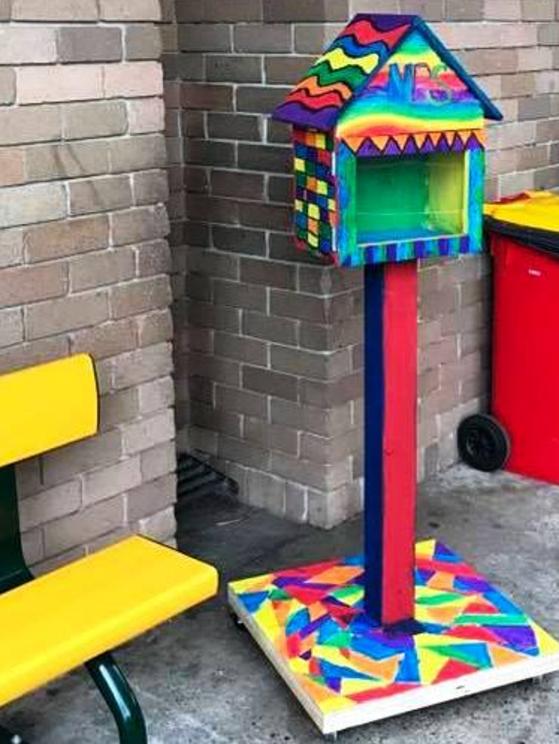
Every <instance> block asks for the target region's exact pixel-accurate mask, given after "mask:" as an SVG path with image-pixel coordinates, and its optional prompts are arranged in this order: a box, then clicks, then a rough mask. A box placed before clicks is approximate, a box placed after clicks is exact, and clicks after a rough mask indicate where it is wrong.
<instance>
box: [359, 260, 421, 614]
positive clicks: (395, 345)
mask: <svg viewBox="0 0 559 744" xmlns="http://www.w3.org/2000/svg"><path fill="white" fill-rule="evenodd" d="M365 271H366V272H368V273H367V274H366V281H365V292H366V295H367V297H366V303H365V305H366V307H365V313H366V323H365V333H366V342H365V343H366V348H367V347H369V353H367V351H366V362H365V365H366V369H365V378H366V383H365V397H366V403H365V411H366V415H365V430H366V442H365V448H366V449H365V451H366V452H367V462H366V466H365V564H366V573H365V577H366V578H365V582H366V583H365V596H366V608H367V611H368V612H369V614H370V615H371V617H372V619H373V620H374V621H375V622H378V623H380V624H381V625H383V626H390V625H396V624H398V623H403V622H406V621H410V620H412V619H413V616H414V577H413V572H414V563H415V505H416V457H417V434H416V426H417V423H416V422H417V262H415V261H410V262H406V263H392V264H386V265H384V266H383V267H374V266H373V267H366V269H365ZM379 311H380V312H381V313H382V318H379V317H378V316H376V315H377V313H378V312H379ZM375 316H376V317H375ZM380 321H381V322H380ZM379 344H380V352H379Z"/></svg>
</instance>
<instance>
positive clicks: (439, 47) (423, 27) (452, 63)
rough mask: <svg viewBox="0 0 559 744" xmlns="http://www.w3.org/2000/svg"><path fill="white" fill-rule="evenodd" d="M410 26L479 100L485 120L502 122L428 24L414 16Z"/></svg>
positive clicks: (483, 94) (500, 117)
mask: <svg viewBox="0 0 559 744" xmlns="http://www.w3.org/2000/svg"><path fill="white" fill-rule="evenodd" d="M412 25H413V27H414V28H416V29H418V30H419V31H420V32H421V33H422V34H423V35H424V36H425V37H426V39H427V41H428V42H429V43H430V44H431V46H432V47H433V49H434V50H435V51H436V52H437V54H438V55H439V56H440V57H441V59H443V60H444V61H445V62H446V63H447V64H448V66H449V67H451V68H452V69H453V70H454V72H455V73H456V74H457V75H458V77H459V78H461V80H462V81H463V82H464V84H465V85H467V86H468V88H469V89H470V91H471V92H472V93H473V94H474V95H475V96H476V97H477V98H478V99H479V102H480V103H481V105H482V108H483V111H484V113H485V116H486V118H487V119H490V120H492V121H502V120H503V114H502V113H501V111H500V110H499V109H498V108H497V106H495V104H494V103H493V101H491V99H490V98H489V96H488V95H487V93H485V92H484V91H483V90H482V89H481V88H480V87H479V85H478V84H477V83H476V81H475V80H474V79H473V77H472V76H471V75H470V74H469V72H467V71H466V69H465V68H464V67H463V66H462V64H461V63H460V62H459V61H458V59H457V58H456V57H455V56H454V54H452V52H451V51H450V50H449V49H447V47H446V46H445V45H444V44H443V42H442V41H441V40H440V39H439V37H438V36H437V35H436V34H435V32H434V31H432V30H431V28H430V26H429V24H427V23H426V22H425V21H424V20H423V18H420V17H419V16H415V18H414V20H413V22H412ZM406 36H407V34H406ZM402 41H403V39H402V40H401V41H400V43H399V44H398V46H397V47H396V49H397V48H398V47H399V46H400V45H401V44H402ZM373 78H374V75H373Z"/></svg>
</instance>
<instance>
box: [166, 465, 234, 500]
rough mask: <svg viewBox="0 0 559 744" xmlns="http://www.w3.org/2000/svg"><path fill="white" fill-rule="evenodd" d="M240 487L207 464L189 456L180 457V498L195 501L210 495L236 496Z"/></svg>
mask: <svg viewBox="0 0 559 744" xmlns="http://www.w3.org/2000/svg"><path fill="white" fill-rule="evenodd" d="M237 490H238V486H237V484H236V483H235V481H234V480H232V479H231V478H227V477H226V476H225V475H223V474H222V473H219V472H218V471H217V470H214V468H212V467H211V466H210V465H208V463H207V462H204V461H203V460H199V459H198V458H197V457H193V456H192V455H188V454H181V455H179V456H178V462H177V494H178V497H179V498H181V499H183V498H188V499H194V498H198V497H200V496H208V495H210V494H216V493H219V494H234V493H236V492H237Z"/></svg>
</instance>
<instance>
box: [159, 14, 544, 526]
mask: <svg viewBox="0 0 559 744" xmlns="http://www.w3.org/2000/svg"><path fill="white" fill-rule="evenodd" d="M374 10H377V11H383V12H390V11H396V12H398V11H401V12H419V13H422V14H423V15H424V17H426V18H427V19H428V20H429V21H431V22H432V23H433V26H434V28H435V30H436V31H438V32H439V33H440V35H441V37H442V38H443V39H444V40H445V41H446V42H447V43H448V44H449V46H450V47H451V48H452V49H454V50H456V51H457V53H458V55H459V56H460V57H461V58H462V59H463V61H464V62H465V64H466V65H467V66H468V67H469V69H470V70H471V71H472V72H473V73H474V74H475V75H476V76H477V77H478V80H479V82H480V83H481V84H482V86H484V87H485V89H486V90H487V91H488V92H489V93H490V94H491V95H492V96H493V97H494V98H495V99H496V100H497V102H498V103H499V105H500V106H501V107H502V109H503V111H504V114H505V117H506V122H505V123H504V124H502V125H500V126H496V127H493V128H492V129H491V132H490V135H489V149H490V153H489V169H488V184H487V186H488V194H489V195H490V196H496V195H504V194H509V193H511V192H514V191H518V190H520V189H525V188H533V187H537V188H540V187H550V186H554V185H558V173H559V144H558V140H559V96H558V94H557V90H558V89H557V74H558V73H557V67H558V66H559V53H558V46H557V45H558V44H559V11H558V4H557V3H556V2H555V0H505V1H504V0H475V1H474V0H468V1H467V2H464V1H463V0H428V1H427V2H426V1H425V0H383V2H376V1H375V0H353V1H352V2H350V1H349V0H312V2H311V1H308V2H302V1H301V0H236V1H235V2H234V3H232V2H231V3H224V2H220V1H219V0H215V1H214V0H206V2H204V3H201V2H200V3H194V2H190V1H189V0H176V3H175V4H174V3H173V2H172V1H171V0H169V2H168V3H167V4H166V6H165V20H166V25H165V27H164V46H165V71H166V79H167V82H166V97H167V104H168V112H167V136H168V145H169V152H170V156H171V161H172V165H171V169H170V174H171V179H170V183H171V200H170V205H171V206H170V209H171V212H170V216H171V224H172V232H171V245H172V253H173V262H174V296H175V323H176V354H175V360H176V368H177V398H178V400H177V416H178V425H179V435H178V436H179V445H180V447H181V448H194V449H199V450H201V451H202V452H204V453H207V454H209V455H210V456H211V457H212V458H213V459H214V460H215V461H216V462H217V464H218V465H219V466H221V467H224V468H225V469H226V470H227V471H228V472H229V473H230V474H231V475H232V476H233V477H235V478H237V479H238V481H239V483H240V486H241V494H242V497H243V498H245V499H247V500H248V501H250V502H252V503H255V504H258V505H261V506H265V507H266V508H268V509H271V510H273V511H274V512H276V513H279V514H286V515H287V516H288V517H290V518H293V519H297V520H309V521H310V522H312V523H315V524H320V525H325V526H330V525H332V524H334V523H336V522H338V521H340V520H341V519H343V518H344V517H346V516H348V515H349V514H351V513H353V512H355V511H356V510H358V509H359V508H360V503H361V489H360V478H361V475H362V450H363V446H362V412H361V402H362V297H361V276H360V274H359V272H355V271H343V270H339V269H329V268H324V267H322V266H321V265H320V264H319V262H318V261H315V260H313V259H311V258H309V257H307V256H304V255H297V254H296V253H295V249H294V246H293V241H292V239H291V236H290V234H289V231H290V221H291V196H290V189H291V178H290V173H291V155H290V149H289V144H288V137H289V131H288V128H287V127H285V126H282V125H280V124H277V123H274V122H272V121H271V120H270V119H269V116H268V114H269V112H270V111H271V109H272V108H273V107H274V105H275V104H276V103H277V102H278V101H280V100H281V99H282V97H283V96H284V95H285V93H286V91H287V90H288V89H289V86H291V85H292V84H293V83H294V82H296V80H297V79H298V77H299V76H300V75H301V74H302V73H303V72H304V71H305V70H306V68H307V67H308V65H309V63H310V62H311V60H312V59H313V56H314V55H317V54H319V53H320V52H321V51H322V49H323V48H324V45H325V44H326V43H328V41H329V40H330V39H332V38H333V37H334V36H335V34H336V33H337V32H338V31H339V29H340V28H341V26H342V24H343V23H344V22H346V21H347V19H348V18H349V17H350V16H351V14H352V13H354V12H357V11H374ZM488 272H489V266H488V260H487V259H486V258H478V259H475V258H467V259H464V260H460V261H453V262H446V263H445V262H442V261H441V262H437V263H436V264H425V265H423V268H422V272H421V297H420V308H419V317H420V334H421V349H420V355H419V356H420V362H419V363H420V387H419V389H420V395H419V405H420V451H419V474H420V477H424V476H425V475H427V474H430V473H433V472H435V471H437V470H440V469H443V468H445V467H447V466H449V465H450V464H452V463H453V462H454V461H455V460H456V447H455V436H454V433H455V429H456V425H457V422H458V421H459V419H460V418H461V417H462V416H463V415H464V414H466V413H469V412H472V411H475V410H477V409H478V408H479V407H480V406H483V405H484V403H485V398H486V390H487V385H486V379H487V366H488V353H487V351H488V320H489V315H488V289H489V282H488Z"/></svg>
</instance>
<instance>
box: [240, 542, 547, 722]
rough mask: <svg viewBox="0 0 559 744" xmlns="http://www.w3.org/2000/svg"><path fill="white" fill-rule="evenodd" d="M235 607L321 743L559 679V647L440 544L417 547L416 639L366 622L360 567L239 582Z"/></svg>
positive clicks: (341, 563)
mask: <svg viewBox="0 0 559 744" xmlns="http://www.w3.org/2000/svg"><path fill="white" fill-rule="evenodd" d="M229 602H230V604H231V607H232V609H233V611H234V612H235V613H236V615H237V616H238V617H239V619H240V620H242V622H243V623H244V624H245V626H246V627H247V629H248V631H249V632H250V633H251V635H252V636H253V638H254V639H255V640H256V642H257V643H258V644H259V646H260V647H261V649H262V650H263V651H264V653H265V654H266V656H267V657H268V658H269V660H270V661H271V662H272V664H273V665H274V667H275V668H276V669H277V671H278V672H279V673H280V674H281V676H282V677H283V679H284V680H285V682H286V683H287V684H288V685H289V687H290V688H291V690H292V691H293V693H294V694H295V695H296V696H297V698H298V699H299V701H300V702H301V704H302V705H303V707H304V708H305V710H306V711H307V713H308V714H309V715H310V717H311V718H312V719H313V721H314V722H315V723H316V725H317V726H318V728H319V729H320V730H321V731H322V732H323V733H325V734H328V733H333V732H336V731H341V730H343V729H347V728H350V727H353V726H358V725H362V724H365V723H370V722H372V721H378V720H380V719H383V718H388V717H391V716H395V715H400V714H402V713H406V712H408V711H411V710H416V709H418V708H423V707H427V706H429V705H435V704H437V703H442V702H445V701H449V700H454V699H457V698H461V697H464V696H466V695H472V694H474V693H477V692H483V691H484V690H489V689H492V688H495V687H500V686H503V685H508V684H511V683H514V682H519V681H521V680H524V679H529V678H532V677H540V676H541V675H543V674H547V673H549V672H554V671H559V642H557V641H556V640H555V639H554V638H552V636H550V635H549V634H548V633H547V632H546V631H545V630H543V628H541V627H540V626H539V625H538V624H537V623H535V622H534V620H532V619H531V618H530V617H529V616H527V615H526V614H525V613H524V612H523V611H522V610H521V609H520V608H519V607H517V606H516V605H515V604H514V603H513V602H511V601H510V600H509V599H508V598H507V597H506V596H505V595H504V594H502V593H501V592H500V591H499V590H498V589H496V588H495V587H494V586H492V585H491V584H490V583H489V582H487V580H486V579H485V578H484V577H483V576H481V575H480V574H478V573H477V572H476V571H475V570H474V569H473V568H472V567H471V566H469V565H468V564H466V563H464V561H463V560H462V559H461V558H460V557H459V556H458V555H456V554H455V553H453V552H452V551H451V550H449V549H448V548H446V547H445V546H444V545H442V544H441V543H439V542H436V541H434V540H429V541H425V542H421V543H418V544H417V546H416V569H415V619H416V620H417V621H418V622H419V623H421V625H422V628H423V632H420V633H418V634H415V635H409V634H407V633H394V632H392V633H389V632H386V631H384V630H383V629H382V628H380V627H378V626H375V625H374V624H372V623H371V622H370V621H369V619H368V618H367V617H366V616H365V614H364V612H363V561H362V558H361V557H352V558H342V559H335V560H331V561H325V562H323V563H319V564H313V565H311V566H302V567H297V568H293V569H286V570H283V571H277V572H274V573H270V574H265V575H263V576H257V577H253V578H249V579H242V580H240V581H234V582H232V583H231V584H230V585H229Z"/></svg>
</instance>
